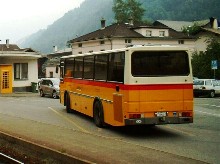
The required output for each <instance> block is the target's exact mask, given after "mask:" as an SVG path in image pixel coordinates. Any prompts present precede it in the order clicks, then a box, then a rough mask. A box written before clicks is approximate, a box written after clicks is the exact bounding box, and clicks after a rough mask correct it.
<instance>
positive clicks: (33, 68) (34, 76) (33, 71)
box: [1, 58, 38, 87]
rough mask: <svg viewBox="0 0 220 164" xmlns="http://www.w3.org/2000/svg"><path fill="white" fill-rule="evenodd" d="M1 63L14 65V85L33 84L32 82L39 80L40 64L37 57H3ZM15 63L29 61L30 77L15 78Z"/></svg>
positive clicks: (25, 85) (24, 85)
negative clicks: (25, 78) (24, 78)
mask: <svg viewBox="0 0 220 164" xmlns="http://www.w3.org/2000/svg"><path fill="white" fill-rule="evenodd" d="M1 60H2V61H1V64H11V65H12V79H13V80H12V86H13V87H27V86H31V82H38V64H37V59H22V58H21V59H13V58H12V59H1ZM14 63H28V79H27V80H15V79H14Z"/></svg>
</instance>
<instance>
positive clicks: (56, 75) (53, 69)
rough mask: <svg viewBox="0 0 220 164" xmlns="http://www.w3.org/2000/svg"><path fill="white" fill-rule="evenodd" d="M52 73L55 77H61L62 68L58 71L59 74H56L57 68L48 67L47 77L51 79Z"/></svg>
mask: <svg viewBox="0 0 220 164" xmlns="http://www.w3.org/2000/svg"><path fill="white" fill-rule="evenodd" d="M50 72H53V77H55V78H59V77H60V68H59V69H58V73H56V67H46V77H50Z"/></svg>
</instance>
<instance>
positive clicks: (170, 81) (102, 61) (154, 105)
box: [60, 45, 193, 127]
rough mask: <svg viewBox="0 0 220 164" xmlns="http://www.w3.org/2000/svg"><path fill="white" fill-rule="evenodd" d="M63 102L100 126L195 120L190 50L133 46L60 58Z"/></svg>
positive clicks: (174, 47) (170, 47) (175, 122)
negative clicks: (91, 118)
mask: <svg viewBox="0 0 220 164" xmlns="http://www.w3.org/2000/svg"><path fill="white" fill-rule="evenodd" d="M60 66H61V83H60V102H61V103H62V104H63V105H64V106H66V110H67V112H71V111H72V110H75V111H78V112H80V113H83V114H85V115H88V116H90V117H93V118H94V122H95V124H96V125H97V126H98V127H102V126H104V125H105V124H109V125H112V126H127V125H143V124H148V125H160V124H182V123H192V122H193V77H192V67H191V60H190V55H189V54H188V50H187V49H186V48H183V47H177V46H162V45H160V46H156V45H155V46H134V47H129V48H124V49H117V50H108V51H100V52H92V53H86V54H78V55H70V56H65V57H62V58H61V64H60Z"/></svg>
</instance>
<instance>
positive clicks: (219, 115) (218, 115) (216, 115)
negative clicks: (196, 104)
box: [195, 110, 220, 117]
mask: <svg viewBox="0 0 220 164" xmlns="http://www.w3.org/2000/svg"><path fill="white" fill-rule="evenodd" d="M195 111H196V112H199V113H203V114H208V115H211V116H215V117H220V114H213V113H209V112H203V111H199V110H195Z"/></svg>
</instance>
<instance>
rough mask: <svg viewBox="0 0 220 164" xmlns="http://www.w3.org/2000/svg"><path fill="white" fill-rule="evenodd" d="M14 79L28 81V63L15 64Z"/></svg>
mask: <svg viewBox="0 0 220 164" xmlns="http://www.w3.org/2000/svg"><path fill="white" fill-rule="evenodd" d="M14 79H17V80H26V79H28V63H15V64H14Z"/></svg>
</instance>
